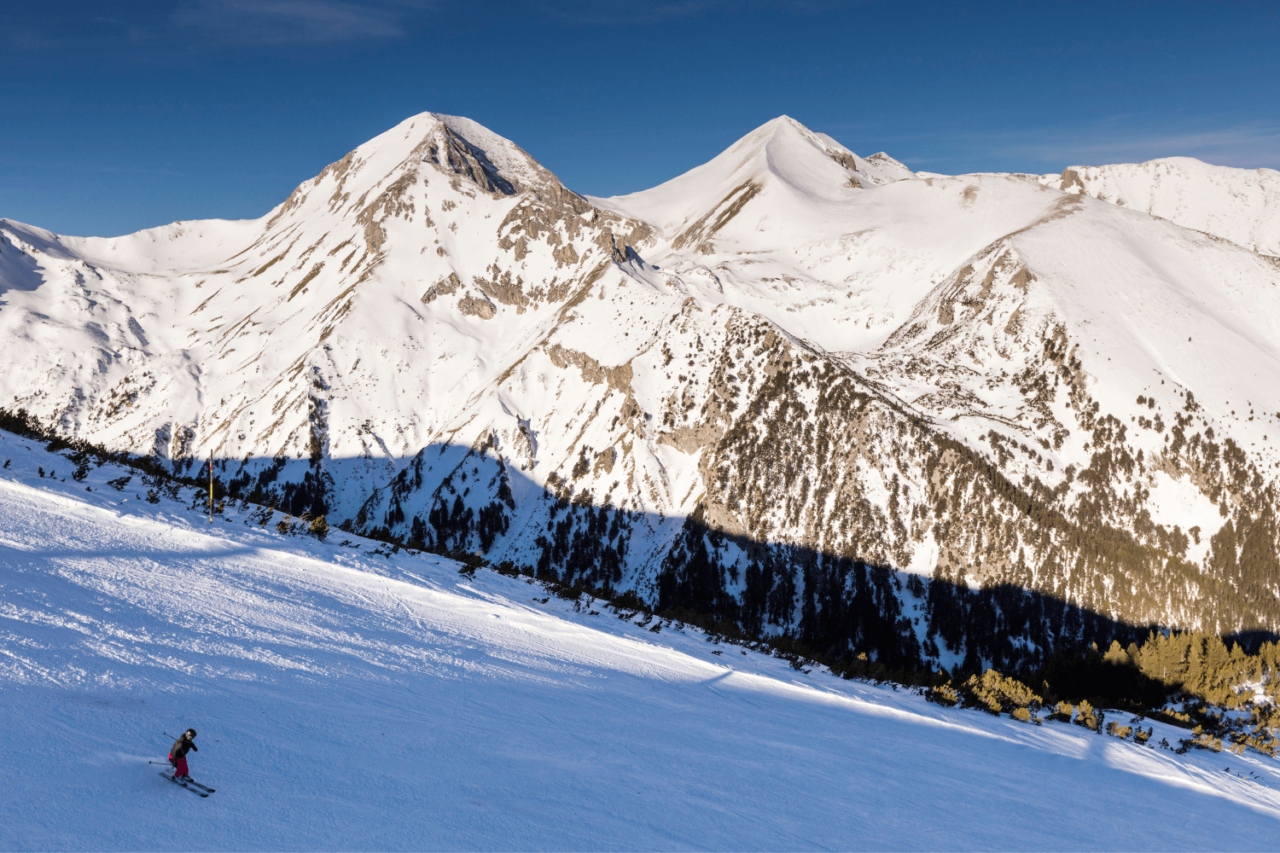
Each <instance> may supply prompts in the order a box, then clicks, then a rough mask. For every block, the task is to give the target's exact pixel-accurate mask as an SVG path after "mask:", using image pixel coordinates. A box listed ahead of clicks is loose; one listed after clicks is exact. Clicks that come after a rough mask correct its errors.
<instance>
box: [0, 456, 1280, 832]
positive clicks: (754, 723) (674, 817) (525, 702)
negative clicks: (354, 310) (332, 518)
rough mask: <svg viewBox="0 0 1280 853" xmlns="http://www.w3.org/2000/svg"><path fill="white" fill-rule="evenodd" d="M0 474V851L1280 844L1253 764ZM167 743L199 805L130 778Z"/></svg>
mask: <svg viewBox="0 0 1280 853" xmlns="http://www.w3.org/2000/svg"><path fill="white" fill-rule="evenodd" d="M0 458H3V459H6V460H9V462H10V464H9V465H8V466H6V468H5V470H3V472H0V752H2V753H3V760H0V789H2V790H4V792H5V794H6V796H5V797H4V798H3V801H0V849H5V850H15V849H36V848H39V849H49V850H79V849H84V850H104V849H139V850H145V849H158V848H183V849H193V850H223V849H234V850H253V849H281V850H283V849H352V848H361V849H374V848H376V849H389V850H390V849H535V848H555V849H564V850H572V849H601V850H603V849H687V848H700V849H789V850H799V849H831V848H839V849H849V850H853V849H881V850H886V849H919V848H928V849H936V850H944V849H978V848H984V849H985V848H1000V849H1033V848H1034V849H1086V848H1087V849H1096V850H1100V849H1126V850H1145V849H1205V848H1210V847H1212V848H1215V849H1216V848H1231V849H1240V850H1244V849H1271V848H1274V841H1275V834H1276V830H1277V828H1278V827H1277V817H1280V773H1278V772H1277V770H1276V765H1275V764H1274V762H1266V761H1263V760H1260V759H1257V758H1255V757H1236V756H1222V755H1207V754H1201V753H1192V754H1189V755H1185V756H1176V755H1174V754H1172V753H1169V752H1167V751H1163V750H1152V749H1148V748H1143V747H1139V746H1137V745H1135V744H1132V743H1121V742H1118V741H1115V740H1113V739H1110V738H1106V737H1102V736H1098V735H1094V734H1092V733H1089V732H1087V731H1085V730H1083V729H1080V728H1077V727H1074V726H1066V725H1058V724H1049V723H1046V724H1045V725H1043V726H1041V727H1035V726H1030V725H1024V724H1020V723H1016V722H1013V721H1012V720H1009V719H1007V718H993V717H989V716H986V715H983V714H979V713H976V712H972V711H960V710H955V709H942V708H939V707H937V706H933V705H929V704H927V703H926V702H924V700H923V699H921V698H920V697H918V696H915V695H912V694H909V693H908V692H906V691H895V690H892V689H890V688H888V687H879V686H872V685H867V684H861V683H857V682H847V681H841V680H840V679H837V678H835V677H833V676H831V675H830V674H829V673H826V672H823V671H820V670H814V671H811V672H808V673H801V672H797V671H795V670H792V669H791V668H790V667H788V666H787V664H786V663H785V662H783V661H781V660H776V659H773V658H768V657H765V656H762V655H759V654H756V653H747V654H745V655H744V654H742V653H741V650H740V649H738V648H737V647H733V646H719V645H712V644H709V643H708V642H706V640H705V638H704V637H703V636H701V635H700V634H698V633H697V632H696V631H693V630H692V629H689V630H688V631H687V633H686V632H681V631H679V630H675V628H674V627H673V626H670V625H669V626H668V628H667V629H666V630H663V631H661V632H660V633H658V634H656V635H655V634H654V633H653V632H652V631H650V630H649V629H648V628H647V627H641V626H638V625H636V624H634V623H633V622H632V621H630V620H627V621H622V620H619V619H617V618H614V615H613V614H612V613H610V612H609V611H608V610H604V608H601V611H602V612H600V613H599V614H598V615H597V614H593V613H591V612H590V610H589V608H582V609H581V610H579V611H576V612H575V610H574V609H573V608H572V606H571V605H570V604H569V603H567V602H563V601H560V600H558V599H551V600H550V602H547V601H545V600H544V599H545V597H546V596H545V594H544V593H543V591H542V588H541V587H540V586H537V585H535V584H531V583H529V582H527V581H526V580H525V579H523V578H520V579H515V578H507V577H503V576H500V575H497V574H493V573H489V572H483V571H482V572H480V573H478V574H477V575H476V577H475V579H474V580H467V579H465V578H463V577H461V576H459V574H458V572H457V568H458V566H457V564H455V563H451V562H450V561H448V560H444V559H440V558H434V557H429V556H410V555H408V554H407V552H400V553H398V554H396V555H393V556H387V555H383V554H372V553H370V551H371V549H372V548H373V547H374V543H371V542H368V541H367V540H359V539H354V538H351V537H348V536H346V535H344V534H342V533H340V532H338V531H334V533H333V534H332V535H331V537H330V539H329V540H328V541H327V542H326V543H319V542H315V541H314V540H310V539H299V538H291V537H286V536H281V535H277V534H275V533H273V532H266V531H265V530H258V529H256V528H254V527H251V526H246V524H243V523H240V522H242V521H245V520H246V519H245V518H244V517H243V516H237V515H236V514H235V513H234V512H233V513H231V514H229V515H228V516H227V517H225V518H219V519H217V520H216V521H215V523H214V524H213V525H209V524H208V523H207V522H206V521H204V520H203V519H202V518H201V517H200V516H198V515H197V514H195V513H192V512H190V511H187V510H186V507H185V506H184V505H183V504H180V503H178V502H176V501H174V500H170V499H167V498H166V499H163V500H162V501H161V502H160V503H159V504H157V505H155V506H150V505H148V504H146V503H145V502H143V501H140V500H138V499H137V497H136V492H135V489H133V488H129V487H128V486H126V487H125V488H124V489H123V490H120V491H115V490H112V489H110V488H109V487H108V486H107V484H108V482H109V481H110V480H112V479H117V478H119V477H120V476H121V475H122V474H127V473H130V472H122V471H120V470H118V469H112V467H111V466H104V467H102V468H99V469H97V470H96V471H93V472H91V473H90V474H89V475H88V476H87V478H86V479H85V480H84V482H82V483H77V482H75V481H74V480H71V481H70V482H67V481H65V480H64V478H66V475H67V474H68V473H70V471H71V468H72V466H71V463H70V462H68V460H67V459H66V458H65V457H62V456H58V455H55V454H51V453H48V452H46V451H45V450H44V448H42V447H41V446H40V445H39V444H38V443H36V442H32V441H29V440H24V439H20V438H17V437H14V436H12V435H10V434H8V433H0ZM38 468H43V469H45V472H46V473H47V474H49V475H50V476H48V477H44V476H40V475H38V473H37V469H38ZM344 542H345V543H346V545H345V546H344V544H343V543H344ZM357 545H358V546H359V547H353V546H357ZM717 653H718V654H717ZM189 725H190V726H195V727H196V728H197V729H198V730H199V731H200V735H199V737H198V739H197V742H198V744H199V745H200V747H201V749H200V752H199V753H197V754H195V755H193V756H192V769H193V775H194V776H195V777H196V778H197V779H200V780H202V781H204V782H206V783H208V784H211V785H213V786H214V787H216V788H217V789H218V793H217V794H216V795H215V796H214V797H212V798H210V799H208V800H200V799H197V798H195V797H190V796H188V795H187V794H186V793H184V792H181V791H178V790H177V789H175V788H173V787H172V786H171V785H167V784H166V783H165V782H164V781H163V780H162V779H160V778H159V775H158V774H157V773H156V772H154V771H155V770H156V769H157V768H154V767H149V766H148V765H147V764H146V762H147V761H148V760H162V759H163V754H164V750H165V749H166V747H167V744H168V740H167V739H166V737H165V736H164V735H163V734H162V732H164V731H169V732H175V731H177V730H180V729H182V728H183V727H185V726H189ZM1155 726H1156V728H1157V732H1156V735H1155V738H1156V739H1157V740H1158V739H1159V738H1160V737H1162V736H1167V737H1174V736H1175V735H1174V730H1162V727H1161V726H1160V725H1159V724H1155ZM1226 765H1230V766H1231V768H1232V771H1233V772H1244V773H1245V775H1246V776H1249V775H1253V776H1255V777H1256V778H1257V779H1258V781H1246V780H1245V779H1242V778H1237V777H1236V776H1234V775H1228V774H1227V773H1225V772H1224V766H1226Z"/></svg>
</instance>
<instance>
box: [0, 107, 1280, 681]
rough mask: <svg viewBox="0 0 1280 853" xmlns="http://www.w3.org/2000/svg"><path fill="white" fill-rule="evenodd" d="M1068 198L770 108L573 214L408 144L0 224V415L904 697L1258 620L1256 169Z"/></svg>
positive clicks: (1272, 378)
mask: <svg viewBox="0 0 1280 853" xmlns="http://www.w3.org/2000/svg"><path fill="white" fill-rule="evenodd" d="M1125 168H1128V167H1114V169H1115V170H1116V171H1115V174H1116V175H1123V174H1127V173H1125V172H1123V170H1124V169H1125ZM1205 168H1206V170H1209V169H1211V167H1205ZM1070 171H1071V170H1069V172H1070ZM1087 172H1088V170H1079V169H1077V170H1075V173H1078V174H1080V175H1082V177H1080V178H1079V179H1078V180H1077V181H1076V182H1074V183H1073V182H1070V181H1068V180H1067V176H1066V173H1064V177H1062V178H1061V179H1060V181H1059V183H1058V184H1056V185H1055V184H1054V183H1053V181H1050V180H1048V179H1037V178H1035V177H1034V176H1026V175H966V176H958V177H946V176H937V175H927V176H917V175H913V174H912V173H911V172H910V170H908V169H907V168H906V167H904V166H902V164H900V163H898V162H897V161H895V160H893V159H892V158H891V157H889V156H888V155H884V154H877V155H873V156H871V157H868V158H865V159H864V158H861V157H859V156H857V155H856V154H854V153H853V152H852V151H850V150H849V149H847V148H844V147H843V146H841V145H840V144H839V143H837V142H835V141H834V140H832V139H831V138H830V137H827V136H824V135H822V134H817V133H813V132H811V131H809V130H808V129H806V128H804V127H803V126H801V125H800V124H798V123H797V122H795V121H793V120H791V119H788V118H785V117H784V118H779V119H776V120H774V121H771V122H769V123H768V124H766V125H764V126H762V127H761V128H759V129H757V130H756V131H753V132H752V133H751V134H749V135H747V136H746V137H744V138H743V139H742V140H740V141H739V142H737V143H735V145H733V146H732V147H730V148H729V149H728V150H727V151H725V152H724V153H723V154H721V155H720V156H718V157H717V158H715V159H714V160H712V161H711V162H709V163H707V164H705V165H703V166H701V167H698V168H697V169H694V170H692V171H691V172H689V173H687V174H685V175H682V176H680V177H678V178H675V179H673V180H672V181H669V182H667V183H666V184H663V185H661V186H659V187H656V188H654V189H652V190H648V191H645V192H641V193H635V194H632V195H629V196H623V197H618V198H611V199H597V198H584V197H581V196H578V195H576V194H574V193H573V192H572V191H570V190H568V189H566V188H565V187H564V186H563V185H562V184H561V183H560V182H559V181H558V180H557V179H556V178H555V177H554V176H553V175H551V174H550V173H549V172H547V171H546V170H545V169H543V168H542V167H541V166H539V165H538V164H537V163H536V162H534V161H533V160H532V159H531V158H530V157H529V156H528V155H527V154H525V153H524V152H523V151H522V150H520V149H519V148H518V147H517V146H516V145H514V144H513V143H511V142H509V141H507V140H505V139H502V138H501V137H499V136H497V135H496V134H493V133H491V132H490V131H488V130H486V129H484V128H482V127H480V126H479V125H476V124H475V123H474V122H470V121H468V120H466V119H458V118H452V117H445V116H436V115H432V114H423V115H420V116H416V117H414V118H412V119H409V120H407V121H405V122H403V123H402V124H400V125H398V126H397V127H395V128H393V129H392V130H390V131H388V132H387V133H385V134H383V135H381V136H379V137H377V138H376V139H374V140H371V141H370V142H368V143H366V144H365V145H362V146H361V147H359V148H357V149H356V150H355V151H353V152H351V153H350V154H348V155H347V156H346V157H344V158H343V159H342V160H341V161H339V162H337V163H335V164H333V165H331V166H330V167H328V168H327V169H325V170H324V172H322V173H321V174H320V175H319V176H318V177H316V178H315V179H313V180H311V181H308V182H307V183H305V184H303V185H302V186H300V187H299V188H298V189H297V190H296V191H295V192H294V193H293V195H292V196H290V198H289V199H288V200H287V201H285V202H284V203H283V204H282V205H281V206H280V207H278V208H276V209H275V210H273V211H272V212H271V213H270V214H268V215H267V216H266V217H263V218H262V219H260V220H256V221H252V222H238V223H229V222H196V223H175V224H174V225H171V226H167V227H165V228H161V229H153V230H151V231H146V232H141V233H139V234H135V235H130V236H128V237H122V238H116V239H81V238H69V237H59V236H57V235H53V234H50V233H49V232H46V231H42V230H40V229H37V228H33V227H30V226H25V225H20V224H17V223H13V222H9V221H2V222H0V287H3V295H2V296H0V300H2V302H0V330H2V334H3V335H4V340H5V341H6V346H5V348H4V352H3V354H2V355H0V359H2V360H3V367H4V369H3V370H0V405H3V406H4V407H6V408H9V409H17V408H24V409H26V410H27V411H28V412H30V413H31V414H33V415H34V416H35V417H37V418H38V419H39V420H40V421H41V422H42V423H43V424H45V425H47V426H50V427H52V428H53V429H56V430H57V431H58V432H60V433H62V434H64V435H67V436H76V437H79V438H83V439H86V440H89V441H92V442H94V443H97V444H100V445H103V446H106V447H108V448H110V449H118V450H128V451H131V452H134V453H140V454H152V455H155V456H157V457H160V458H162V459H164V460H168V461H169V462H171V463H172V464H173V465H174V466H175V468H176V469H177V470H178V471H179V472H188V473H189V472H192V471H194V470H195V465H196V460H203V459H205V458H207V457H208V456H209V455H212V456H213V458H214V459H215V461H216V465H217V468H218V475H219V478H220V479H221V480H222V482H223V483H224V484H225V485H226V486H227V487H228V488H230V489H231V490H232V492H233V494H237V495H243V496H251V497H252V499H254V500H257V501H275V502H276V503H277V504H278V505H280V506H281V507H283V508H285V509H286V510H288V511H290V512H293V513H295V514H302V513H304V512H310V513H313V514H314V513H325V514H327V515H328V517H329V519H330V521H331V522H334V523H336V522H339V521H341V522H342V523H344V524H345V525H347V526H348V527H351V528H353V529H358V530H360V531H363V532H365V533H368V534H375V535H381V536H389V537H394V538H398V539H400V540H402V541H404V542H405V543H409V544H412V545H414V546H417V547H422V546H428V547H431V548H434V549H436V550H442V551H469V552H470V551H482V552H484V553H485V554H486V555H487V556H488V557H489V558H490V559H491V560H494V561H502V560H509V561H511V562H514V563H517V564H521V565H527V566H533V567H535V568H536V569H537V570H538V571H541V572H544V573H552V572H554V573H555V574H556V575H557V577H559V578H561V579H564V580H568V581H580V582H583V583H586V584H590V585H595V586H608V587H611V588H614V589H634V590H636V591H637V592H638V593H639V594H640V595H642V596H644V597H645V598H646V599H648V600H650V601H651V602H652V603H654V604H655V605H656V606H658V607H659V608H660V609H662V610H683V611H686V612H692V613H698V614H703V615H704V616H706V617H707V618H710V619H712V620H713V621H717V620H718V621H730V622H734V623H736V624H737V625H739V626H740V627H741V628H742V629H744V630H746V631H749V632H764V633H777V632H783V631H786V632H791V633H793V634H796V635H797V636H799V637H801V638H803V639H804V640H805V641H806V642H808V643H810V644H812V645H813V647H814V648H818V649H830V650H832V651H833V652H834V653H836V654H841V653H847V652H850V651H851V650H853V649H865V650H869V651H870V652H871V653H872V654H875V655H878V656H881V657H882V658H884V659H886V660H892V661H895V663H896V664H898V665H902V666H918V665H923V664H924V663H931V664H938V665H947V666H950V665H952V664H955V663H957V662H960V661H961V660H965V659H967V660H968V661H969V662H970V663H971V664H972V663H975V662H978V661H983V662H986V663H1001V664H1016V663H1018V662H1020V661H1022V660H1025V659H1027V658H1029V657H1030V658H1034V657H1035V656H1036V655H1038V654H1040V653H1041V652H1043V651H1044V650H1045V649H1048V648H1055V647H1058V646H1060V645H1062V644H1075V643H1079V642H1085V643H1087V642H1089V641H1091V640H1103V641H1106V640H1107V639H1108V638H1109V637H1112V636H1117V637H1121V638H1127V637H1129V636H1132V635H1135V632H1139V631H1143V630H1145V627H1144V626H1146V625H1149V624H1166V625H1179V626H1188V627H1190V626H1196V627H1206V628H1210V629H1213V630H1217V631H1221V632H1230V631H1237V630H1251V629H1266V630H1273V631H1274V630H1277V629H1280V605H1278V604H1277V596H1278V595H1280V561H1277V559H1276V557H1275V553H1276V545H1277V538H1278V536H1280V520H1278V519H1277V515H1276V506H1277V495H1276V492H1275V480H1276V470H1277V466H1278V465H1280V454H1277V452H1276V451H1275V449H1274V443H1273V441H1272V439H1271V437H1270V436H1271V435H1272V434H1276V435H1277V439H1276V440H1277V441H1280V423H1277V422H1275V420H1276V419H1277V418H1280V383H1278V382H1277V381H1276V379H1277V378H1280V360H1278V359H1280V351H1277V347H1276V344H1275V341H1276V340H1277V332H1278V331H1280V299H1278V298H1277V295H1276V293H1277V291H1276V288H1277V285H1278V284H1280V264H1278V263H1277V261H1276V260H1275V258H1273V257H1270V255H1272V254H1275V252H1273V251H1271V249H1273V248H1274V246H1273V242H1268V240H1269V239H1271V238H1273V237H1274V233H1275V229H1274V228H1272V227H1269V226H1268V224H1267V223H1268V222H1269V221H1273V220H1268V219H1267V217H1268V216H1272V215H1273V214H1274V210H1275V207H1274V203H1273V202H1271V201H1266V199H1268V198H1271V197H1272V195H1274V193H1273V191H1272V190H1269V189H1266V187H1270V186H1272V184H1268V183H1266V181H1269V180H1271V178H1269V177H1267V176H1266V175H1262V176H1261V177H1259V175H1260V174H1261V173H1253V172H1245V171H1242V170H1219V169H1212V179H1213V185H1214V186H1215V187H1226V189H1225V190H1223V192H1222V193H1219V194H1217V195H1215V194H1214V193H1211V192H1209V191H1207V190H1203V191H1202V189H1203V188H1202V187H1201V184H1200V183H1198V181H1200V177H1198V176H1200V175H1201V173H1200V172H1194V171H1193V172H1186V173H1185V174H1184V173H1179V172H1177V171H1176V170H1173V171H1171V170H1165V171H1161V172H1160V180H1159V182H1158V185H1159V193H1156V194H1154V195H1152V196H1151V197H1150V198H1151V199H1153V200H1150V201H1144V202H1142V203H1141V204H1139V203H1138V200H1137V199H1138V195H1137V194H1136V193H1133V194H1132V199H1131V200H1130V196H1129V195H1126V196H1125V198H1126V200H1129V201H1128V203H1126V205H1124V206H1120V205H1117V204H1111V203H1108V201H1109V200H1111V196H1114V195H1115V193H1113V192H1111V191H1110V190H1106V191H1103V190H1097V189H1096V188H1097V187H1103V186H1107V187H1109V186H1111V184H1109V183H1107V181H1110V180H1113V178H1111V177H1106V175H1108V174H1110V173H1108V172H1107V170H1106V169H1103V170H1101V171H1100V172H1099V175H1101V177H1098V176H1094V177H1083V175H1085V173H1087ZM1205 174H1208V172H1206V173H1205ZM1114 180H1122V178H1118V177H1117V178H1114ZM1123 180H1128V178H1123ZM1259 181H1262V183H1261V184H1260V183H1259ZM1180 182H1181V183H1180ZM1080 184H1083V185H1084V187H1085V190H1086V191H1085V192H1083V193H1082V192H1081V191H1080V186H1079V185H1080ZM1090 186H1093V187H1095V190H1096V191H1095V190H1091V189H1089V187H1090ZM1126 186H1128V185H1127V184H1126ZM1179 187H1181V188H1179ZM1255 187H1262V189H1257V191H1256V193H1255V189H1254V188H1255ZM1126 192H1132V191H1130V190H1126ZM1251 193H1254V195H1251ZM1268 193H1271V194H1272V195H1268ZM1094 195H1096V196H1097V198H1095V197H1094ZM1157 195H1158V197H1159V200H1158V203H1157V200H1155V199H1156V198H1157ZM1255 195H1257V197H1258V198H1261V199H1263V200H1262V201H1255V200H1254V198H1255ZM1144 198H1145V197H1144ZM1165 198H1178V199H1183V200H1184V201H1183V202H1178V204H1183V206H1184V207H1185V211H1184V212H1183V213H1178V215H1176V216H1175V215H1173V213H1175V212H1177V211H1176V210H1171V209H1169V208H1168V207H1166V206H1165V205H1166V204H1167V203H1166V202H1165V201H1163V199H1165ZM1242 199H1243V200H1242ZM1139 207H1143V208H1149V212H1148V210H1142V209H1137V208H1139ZM1174 207H1175V208H1176V207H1177V205H1176V204H1175V205H1174ZM1178 209H1179V210H1181V209H1182V208H1178ZM1152 214H1154V215H1152ZM1215 229H1217V231H1215ZM1218 232H1221V233H1218ZM1255 250H1256V251H1255ZM869 569H870V570H869ZM891 569H892V570H897V571H889V570H891ZM912 575H915V576H917V577H920V578H924V579H926V580H928V581H929V582H928V583H925V584H921V585H916V583H915V582H914V581H913V582H912V583H907V584H904V578H905V579H910V577H911V576H912ZM970 590H977V592H972V593H971V592H970ZM1009 590H1014V591H1016V592H1014V593H1010V592H1009ZM1022 590H1026V591H1030V592H1031V593H1034V594H1024V593H1022V592H1021V591H1022ZM1010 638H1013V639H1010Z"/></svg>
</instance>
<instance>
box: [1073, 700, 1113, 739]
mask: <svg viewBox="0 0 1280 853" xmlns="http://www.w3.org/2000/svg"><path fill="white" fill-rule="evenodd" d="M1105 719H1106V715H1105V714H1103V713H1102V712H1101V711H1099V710H1097V709H1095V708H1094V707H1093V706H1092V705H1090V704H1089V700H1088V699H1085V700H1083V701H1081V703H1080V704H1079V705H1077V706H1076V725H1077V726H1084V727H1085V728H1086V729H1090V730H1092V731H1095V732H1100V731H1102V723H1103V721H1104V720H1105Z"/></svg>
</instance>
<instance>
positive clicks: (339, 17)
mask: <svg viewBox="0 0 1280 853" xmlns="http://www.w3.org/2000/svg"><path fill="white" fill-rule="evenodd" d="M422 10H423V5H422V4H409V3H352V2H342V1H341V0H277V2H261V0H189V2H183V3H180V4H179V5H178V7H177V9H175V10H174V13H173V16H172V18H171V22H172V24H173V26H174V27H175V28H177V29H179V30H185V31H187V32H191V33H194V34H197V35H198V36H201V37H202V39H201V40H208V41H213V42H216V43H223V44H242V45H283V44H333V43H338V42H353V41H379V40H384V39H397V38H402V37H403V36H404V35H405V34H406V33H407V29H408V24H409V20H408V19H409V18H411V17H412V16H413V15H414V13H416V12H419V11H422Z"/></svg>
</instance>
